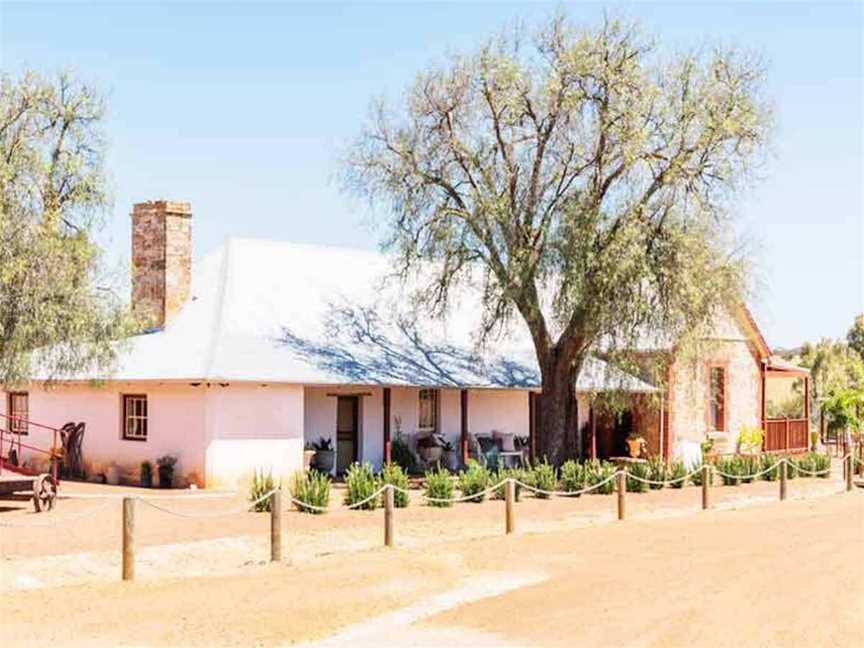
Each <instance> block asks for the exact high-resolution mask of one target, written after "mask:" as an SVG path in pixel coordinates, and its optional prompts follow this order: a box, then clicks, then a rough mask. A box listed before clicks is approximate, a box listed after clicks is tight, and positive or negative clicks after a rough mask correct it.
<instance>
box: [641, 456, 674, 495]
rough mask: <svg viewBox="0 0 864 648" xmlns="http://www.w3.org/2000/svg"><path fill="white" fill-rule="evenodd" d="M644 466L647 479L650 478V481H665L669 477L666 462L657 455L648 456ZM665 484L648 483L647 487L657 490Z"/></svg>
mask: <svg viewBox="0 0 864 648" xmlns="http://www.w3.org/2000/svg"><path fill="white" fill-rule="evenodd" d="M646 467H647V475H648V479H650V480H651V481H656V482H665V481H666V480H667V479H669V475H668V473H669V467H668V466H667V465H666V462H665V461H664V460H663V459H662V458H661V457H659V456H657V455H654V456H653V457H649V458H648V464H647V466H646ZM665 485H666V484H662V483H658V484H648V487H649V488H651V489H653V490H659V489H661V488H663V487H664V486H665Z"/></svg>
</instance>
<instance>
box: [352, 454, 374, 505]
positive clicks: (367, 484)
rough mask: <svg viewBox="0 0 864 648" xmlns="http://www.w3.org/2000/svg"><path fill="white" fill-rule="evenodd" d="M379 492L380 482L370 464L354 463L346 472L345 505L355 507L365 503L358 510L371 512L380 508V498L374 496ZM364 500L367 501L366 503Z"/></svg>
mask: <svg viewBox="0 0 864 648" xmlns="http://www.w3.org/2000/svg"><path fill="white" fill-rule="evenodd" d="M376 490H378V480H377V479H376V478H375V473H374V472H373V470H372V465H371V464H369V463H365V462H364V463H362V464H360V463H356V462H355V463H353V464H351V465H350V466H348V470H346V471H345V504H346V506H354V505H356V504H359V503H360V502H363V503H362V504H360V506H358V507H357V508H358V509H366V510H367V511H371V510H372V509H374V508H375V507H377V506H378V498H377V497H372V494H373V493H374V492H375V491H376ZM364 500H366V501H365V502H364Z"/></svg>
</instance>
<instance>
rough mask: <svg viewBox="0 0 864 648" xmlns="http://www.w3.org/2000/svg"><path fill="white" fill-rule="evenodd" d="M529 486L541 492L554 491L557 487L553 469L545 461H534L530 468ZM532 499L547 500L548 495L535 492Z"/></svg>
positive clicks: (556, 478)
mask: <svg viewBox="0 0 864 648" xmlns="http://www.w3.org/2000/svg"><path fill="white" fill-rule="evenodd" d="M531 485H532V486H533V487H534V488H537V489H539V490H543V491H554V490H555V489H556V488H557V487H558V476H557V475H556V473H555V468H553V467H552V465H551V464H550V463H549V462H548V461H547V460H546V459H543V461H535V462H534V465H533V466H531ZM534 497H539V498H540V499H549V494H548V493H540V492H537V491H535V492H534Z"/></svg>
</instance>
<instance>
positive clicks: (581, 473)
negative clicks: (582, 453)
mask: <svg viewBox="0 0 864 648" xmlns="http://www.w3.org/2000/svg"><path fill="white" fill-rule="evenodd" d="M587 472H588V471H587V469H586V466H585V465H584V464H580V463H578V462H576V461H573V460H572V459H568V460H567V461H565V462H564V465H562V466H561V489H562V490H564V491H567V492H568V493H576V492H578V491H581V490H582V489H583V488H585V485H586V483H587V481H588V477H587ZM580 495H581V493H580ZM577 497H579V495H577Z"/></svg>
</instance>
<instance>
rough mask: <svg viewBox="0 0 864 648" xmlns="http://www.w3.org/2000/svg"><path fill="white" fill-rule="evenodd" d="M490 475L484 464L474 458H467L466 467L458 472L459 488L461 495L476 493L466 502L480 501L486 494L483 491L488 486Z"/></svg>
mask: <svg viewBox="0 0 864 648" xmlns="http://www.w3.org/2000/svg"><path fill="white" fill-rule="evenodd" d="M489 480H490V475H489V471H488V470H487V469H486V467H485V466H482V465H480V464H479V463H478V462H477V461H475V460H474V459H469V460H468V467H467V468H466V469H465V470H464V471H462V472H461V473H459V490H460V491H461V492H462V495H463V496H466V497H467V496H469V495H476V497H471V498H469V499H468V500H466V501H468V502H482V501H483V500H484V499H485V497H486V495H485V493H484V492H483V491H485V490H486V489H487V488H489Z"/></svg>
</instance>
